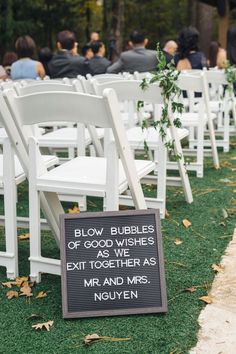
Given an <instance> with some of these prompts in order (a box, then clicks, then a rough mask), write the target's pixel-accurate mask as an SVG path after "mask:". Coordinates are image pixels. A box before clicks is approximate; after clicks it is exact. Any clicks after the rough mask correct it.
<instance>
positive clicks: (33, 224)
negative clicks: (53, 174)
mask: <svg viewBox="0 0 236 354" xmlns="http://www.w3.org/2000/svg"><path fill="white" fill-rule="evenodd" d="M29 217H30V257H29V260H30V278H31V280H32V281H36V282H37V283H39V282H40V281H41V273H40V271H39V269H38V265H37V260H38V259H39V258H40V257H41V231H40V197H39V192H38V191H37V190H36V189H35V187H33V186H32V187H31V188H29Z"/></svg>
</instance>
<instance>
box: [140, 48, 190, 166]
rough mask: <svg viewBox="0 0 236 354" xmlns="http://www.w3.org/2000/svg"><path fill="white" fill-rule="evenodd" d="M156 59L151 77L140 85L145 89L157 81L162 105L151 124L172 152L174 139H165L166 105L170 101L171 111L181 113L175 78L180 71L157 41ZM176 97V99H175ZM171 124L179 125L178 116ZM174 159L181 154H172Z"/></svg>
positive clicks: (179, 92)
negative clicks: (167, 57) (155, 119)
mask: <svg viewBox="0 0 236 354" xmlns="http://www.w3.org/2000/svg"><path fill="white" fill-rule="evenodd" d="M157 61H158V64H157V66H156V70H155V71H154V72H153V73H152V77H151V78H150V79H147V78H145V79H143V80H142V82H141V84H140V87H141V88H142V89H143V90H146V89H147V88H148V87H149V85H150V84H153V83H155V82H158V84H159V86H160V88H161V92H162V96H163V102H164V104H163V107H162V111H161V117H160V119H159V120H157V121H154V122H153V126H154V128H155V129H158V130H159V133H160V136H161V139H162V141H163V142H165V143H164V144H165V146H166V148H167V149H168V151H169V152H170V153H171V154H172V153H173V151H174V143H175V142H174V140H167V141H165V140H166V135H167V133H166V128H169V127H170V126H171V124H172V122H171V120H170V118H169V114H168V105H169V102H170V101H171V108H172V112H173V113H178V114H181V113H182V112H183V109H184V105H183V104H182V103H180V102H179V96H180V94H181V90H180V88H179V87H178V85H177V80H178V77H179V74H180V72H179V71H177V70H176V67H175V65H174V61H173V60H172V61H171V62H170V63H168V64H167V62H166V58H165V55H164V53H163V52H162V50H161V49H160V45H159V43H158V44H157ZM176 98H177V100H175V99H176ZM143 104H144V103H143V101H139V102H138V108H140V107H143ZM173 124H174V126H175V127H176V128H180V127H181V121H180V118H178V117H176V118H174V119H173ZM147 127H148V124H147V121H146V120H144V121H143V122H142V129H143V130H144V129H145V128H147ZM144 146H145V150H148V146H147V143H146V142H144ZM173 157H174V159H176V160H177V159H180V158H181V156H179V155H175V154H173Z"/></svg>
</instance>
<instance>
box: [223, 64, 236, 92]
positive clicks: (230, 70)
mask: <svg viewBox="0 0 236 354" xmlns="http://www.w3.org/2000/svg"><path fill="white" fill-rule="evenodd" d="M225 74H226V79H227V82H228V90H229V91H230V92H233V89H234V87H233V84H234V83H235V82H236V68H235V66H234V65H230V64H229V62H228V65H227V67H226V68H225Z"/></svg>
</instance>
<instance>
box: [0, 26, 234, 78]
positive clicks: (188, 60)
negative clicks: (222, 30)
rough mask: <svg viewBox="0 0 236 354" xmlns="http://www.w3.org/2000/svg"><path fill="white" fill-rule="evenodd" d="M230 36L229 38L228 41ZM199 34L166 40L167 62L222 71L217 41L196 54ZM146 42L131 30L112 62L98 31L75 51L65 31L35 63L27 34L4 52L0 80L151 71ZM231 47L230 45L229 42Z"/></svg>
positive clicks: (186, 32) (153, 61)
mask: <svg viewBox="0 0 236 354" xmlns="http://www.w3.org/2000/svg"><path fill="white" fill-rule="evenodd" d="M232 37H233V36H232V35H230V30H229V35H228V38H232ZM198 39H199V32H198V31H197V29H195V28H194V27H191V26H189V27H186V28H184V29H183V30H182V31H181V33H180V34H179V38H178V41H177V42H175V41H174V40H169V41H167V42H166V43H165V44H164V46H163V49H162V50H163V54H164V55H165V58H166V61H167V63H168V62H170V61H171V60H172V59H173V62H174V64H175V65H176V68H177V69H178V70H187V69H202V68H203V67H215V66H217V67H218V68H224V67H225V66H226V63H227V55H226V51H225V50H224V49H223V48H222V47H221V46H220V44H219V43H218V42H212V43H211V45H210V47H209V48H210V53H209V59H207V58H206V57H205V55H204V54H203V53H202V52H201V51H199V48H198ZM147 45H148V39H147V38H146V36H145V35H144V34H143V33H141V32H139V31H133V32H132V33H131V35H130V40H129V42H128V49H127V50H126V51H124V52H122V53H121V54H120V56H119V57H118V60H116V61H115V62H112V61H111V60H108V59H107V58H106V49H105V45H104V43H103V42H102V41H101V40H100V39H99V34H98V33H97V32H92V33H91V37H90V42H89V43H87V44H86V45H85V46H84V47H82V49H81V55H80V54H79V52H78V42H77V40H76V36H75V34H74V33H73V32H71V31H68V30H64V31H61V32H59V33H58V35H57V43H56V48H57V52H56V53H53V52H52V51H51V49H50V48H47V47H45V48H41V49H40V51H39V53H38V58H39V60H35V59H34V58H35V54H36V45H35V42H34V40H33V39H32V38H31V37H30V36H28V35H26V36H21V37H19V38H18V39H17V40H16V43H15V51H16V52H7V53H6V54H5V55H4V57H3V61H2V65H0V79H3V80H5V79H7V78H11V79H13V80H20V79H36V78H39V79H43V78H44V77H45V75H48V76H49V77H50V78H52V79H54V78H64V77H68V78H75V77H77V75H83V76H85V75H86V74H88V73H89V74H91V75H97V74H104V73H119V72H129V73H131V74H132V73H134V72H135V71H138V72H148V71H149V72H150V71H153V70H154V69H155V68H156V65H157V57H156V51H155V50H150V49H147V48H146V47H147ZM229 47H230V43H229Z"/></svg>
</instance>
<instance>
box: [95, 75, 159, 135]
mask: <svg viewBox="0 0 236 354" xmlns="http://www.w3.org/2000/svg"><path fill="white" fill-rule="evenodd" d="M141 82H142V81H141V80H122V81H119V80H116V81H109V82H103V83H98V82H97V80H96V79H93V80H92V84H93V88H94V92H95V93H96V94H97V95H101V94H102V92H103V90H104V89H106V88H112V89H114V90H115V92H116V94H117V97H118V100H119V101H120V102H123V103H124V105H125V106H126V110H127V112H128V126H129V128H130V127H132V126H134V125H135V116H134V114H135V112H136V111H137V102H138V101H143V102H145V103H151V104H154V105H155V108H156V109H155V112H156V113H157V112H158V105H160V104H163V96H162V94H161V89H160V87H159V85H158V84H152V85H150V86H149V88H147V89H145V90H143V89H142V88H141V87H140V85H141ZM137 113H138V119H139V122H140V123H141V122H142V121H143V120H144V116H143V110H142V108H141V109H140V110H139V111H138V112H137ZM156 116H157V114H156V115H155V119H156Z"/></svg>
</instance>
